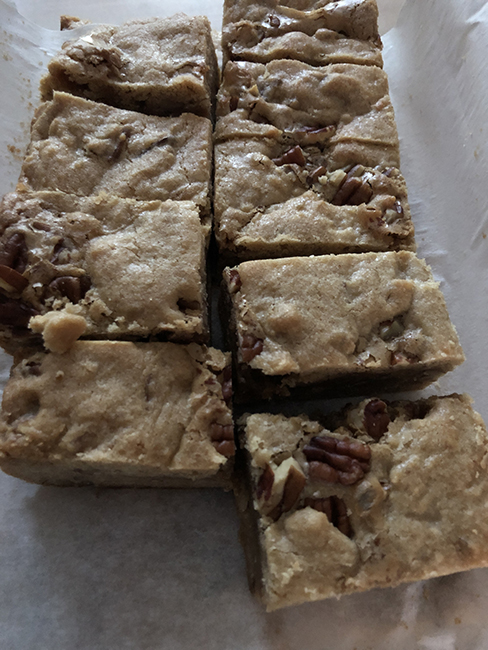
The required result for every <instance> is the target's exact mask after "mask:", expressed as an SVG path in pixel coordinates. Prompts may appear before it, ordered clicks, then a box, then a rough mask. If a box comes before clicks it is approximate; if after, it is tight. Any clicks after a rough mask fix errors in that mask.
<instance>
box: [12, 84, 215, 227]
mask: <svg viewBox="0 0 488 650" xmlns="http://www.w3.org/2000/svg"><path fill="white" fill-rule="evenodd" d="M211 132H212V126H211V122H210V120H208V119H206V118H204V117H197V116H196V115H192V114H190V113H185V114H184V115H181V116H180V117H155V116H148V115H142V114H141V113H135V112H132V111H125V110H122V109H119V108H112V107H111V106H106V105H105V104H99V103H96V102H91V101H89V100H86V99H82V98H80V97H74V96H72V95H68V94H66V93H55V94H54V98H53V100H52V101H49V102H44V103H43V104H41V105H40V106H39V108H38V109H37V111H36V113H35V117H34V120H33V123H32V133H31V143H30V145H29V147H28V150H27V155H26V158H25V160H24V163H23V166H22V172H21V176H20V181H19V188H20V189H29V190H59V191H62V192H66V193H70V194H77V195H78V196H89V195H90V194H99V193H100V192H107V193H109V194H113V195H115V196H120V197H122V198H132V199H138V200H142V201H150V200H154V199H156V200H161V201H165V200H166V199H173V200H177V201H194V202H195V203H196V204H197V205H198V207H199V208H200V210H201V211H202V213H203V214H204V215H208V214H209V211H210V197H209V188H210V177H211V164H212V139H211V138H212V133H211Z"/></svg>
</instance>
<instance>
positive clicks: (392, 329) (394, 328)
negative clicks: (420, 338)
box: [379, 318, 405, 341]
mask: <svg viewBox="0 0 488 650" xmlns="http://www.w3.org/2000/svg"><path fill="white" fill-rule="evenodd" d="M404 331H405V327H404V326H403V325H402V323H401V322H400V321H399V320H398V319H397V318H395V319H394V320H385V321H383V322H382V323H380V326H379V335H380V338H381V339H383V341H390V340H391V339H394V338H396V337H397V336H401V335H402V334H403V332H404Z"/></svg>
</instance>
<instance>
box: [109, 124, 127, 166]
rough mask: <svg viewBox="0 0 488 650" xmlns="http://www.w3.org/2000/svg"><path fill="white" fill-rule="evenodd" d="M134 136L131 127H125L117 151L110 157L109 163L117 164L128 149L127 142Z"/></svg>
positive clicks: (120, 135)
mask: <svg viewBox="0 0 488 650" xmlns="http://www.w3.org/2000/svg"><path fill="white" fill-rule="evenodd" d="M131 135H132V129H131V128H130V127H129V126H125V127H124V128H123V129H122V131H121V132H120V133H119V138H118V141H117V144H116V145H115V149H114V150H113V152H112V153H111V154H110V156H109V157H108V161H109V162H111V163H114V162H117V160H118V159H119V158H120V157H121V156H122V154H123V152H124V150H125V149H126V147H127V140H128V139H129V137H130V136H131Z"/></svg>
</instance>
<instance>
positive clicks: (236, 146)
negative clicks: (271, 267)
mask: <svg viewBox="0 0 488 650" xmlns="http://www.w3.org/2000/svg"><path fill="white" fill-rule="evenodd" d="M274 135H275V137H272V134H271V133H270V134H269V135H268V136H267V137H261V138H242V139H236V140H228V141H226V142H221V143H219V144H217V145H216V147H215V186H214V188H215V196H214V211H215V234H216V237H217V241H218V243H219V247H220V250H221V253H222V255H223V256H224V258H225V259H226V260H227V262H228V263H231V264H232V263H235V262H236V261H238V260H239V261H242V260H245V259H257V258H266V257H286V256H290V255H321V254H324V253H346V252H365V251H381V250H384V251H386V250H401V249H407V250H415V241H414V228H413V224H412V220H411V217H410V208H409V205H408V200H407V190H406V185H405V181H404V179H403V177H402V175H401V173H400V172H399V171H398V169H395V168H393V167H386V166H384V165H378V166H376V167H365V166H364V165H353V166H351V165H348V166H347V167H345V168H344V169H335V170H330V165H329V159H328V154H329V152H328V150H327V147H326V146H325V147H321V146H320V144H318V143H310V144H309V145H304V144H302V146H300V145H297V144H294V143H293V141H291V142H290V139H289V138H286V137H284V136H283V133H282V132H279V131H278V130H276V132H275V133H274ZM243 179H245V180H243Z"/></svg>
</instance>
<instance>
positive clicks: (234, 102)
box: [229, 96, 239, 113]
mask: <svg viewBox="0 0 488 650" xmlns="http://www.w3.org/2000/svg"><path fill="white" fill-rule="evenodd" d="M238 106H239V97H235V96H233V97H231V98H230V99H229V111H230V112H231V113H233V112H234V111H235V110H237V107H238Z"/></svg>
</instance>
